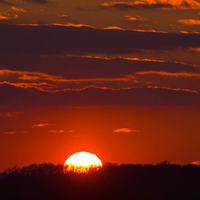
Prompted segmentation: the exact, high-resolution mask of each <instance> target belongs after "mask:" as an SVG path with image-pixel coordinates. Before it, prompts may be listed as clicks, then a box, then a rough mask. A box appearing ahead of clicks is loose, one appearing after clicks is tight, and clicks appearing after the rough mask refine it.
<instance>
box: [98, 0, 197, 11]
mask: <svg viewBox="0 0 200 200" xmlns="http://www.w3.org/2000/svg"><path fill="white" fill-rule="evenodd" d="M101 6H102V7H104V8H115V9H118V10H130V9H162V10H187V9H200V3H199V2H197V1H195V0H179V1H174V0H143V1H140V0H139V1H134V2H109V3H102V4H101Z"/></svg>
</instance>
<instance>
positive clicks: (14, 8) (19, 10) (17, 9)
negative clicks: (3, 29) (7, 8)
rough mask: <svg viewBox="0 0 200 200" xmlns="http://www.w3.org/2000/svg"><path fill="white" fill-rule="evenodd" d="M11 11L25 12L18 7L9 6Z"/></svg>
mask: <svg viewBox="0 0 200 200" xmlns="http://www.w3.org/2000/svg"><path fill="white" fill-rule="evenodd" d="M11 9H12V10H13V11H16V12H25V10H24V9H23V8H18V7H15V6H11Z"/></svg>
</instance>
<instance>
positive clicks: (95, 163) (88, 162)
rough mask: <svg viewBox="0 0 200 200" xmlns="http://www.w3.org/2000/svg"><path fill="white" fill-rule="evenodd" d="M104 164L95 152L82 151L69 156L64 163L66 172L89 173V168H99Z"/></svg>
mask: <svg viewBox="0 0 200 200" xmlns="http://www.w3.org/2000/svg"><path fill="white" fill-rule="evenodd" d="M102 166H103V165H102V162H101V160H100V159H99V158H98V157H97V156H96V155H95V154H92V153H88V152H84V151H82V152H78V153H75V154H72V155H71V156H69V158H68V159H67V160H66V161H65V163H64V173H66V172H71V171H72V172H75V173H78V174H80V173H88V172H89V170H91V169H93V170H99V169H100V168H101V167H102Z"/></svg>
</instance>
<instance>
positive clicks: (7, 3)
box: [0, 0, 13, 6]
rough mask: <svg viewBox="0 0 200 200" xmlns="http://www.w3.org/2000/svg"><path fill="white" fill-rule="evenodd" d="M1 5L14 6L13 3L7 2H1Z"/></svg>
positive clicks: (2, 0) (0, 0) (3, 0)
mask: <svg viewBox="0 0 200 200" xmlns="http://www.w3.org/2000/svg"><path fill="white" fill-rule="evenodd" d="M0 4H5V5H9V6H10V5H13V3H11V2H9V1H6V0H0Z"/></svg>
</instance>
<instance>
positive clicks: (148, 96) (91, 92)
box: [0, 84, 200, 106]
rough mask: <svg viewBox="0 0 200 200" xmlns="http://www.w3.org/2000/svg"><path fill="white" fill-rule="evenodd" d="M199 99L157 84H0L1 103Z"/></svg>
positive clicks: (169, 102)
mask: <svg viewBox="0 0 200 200" xmlns="http://www.w3.org/2000/svg"><path fill="white" fill-rule="evenodd" d="M199 103H200V95H199V94H197V93H194V92H190V91H183V90H171V89H161V88H132V89H122V90H111V89H105V88H104V89H102V88H96V87H90V88H86V89H83V90H77V91H62V92H54V93H50V92H41V91H38V90H35V89H23V88H17V87H14V86H11V85H8V84H2V85H0V104H1V106H9V105H12V106H25V105H51V106H52V105H59V106H62V105H65V106H88V105H89V106H104V105H185V104H199Z"/></svg>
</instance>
